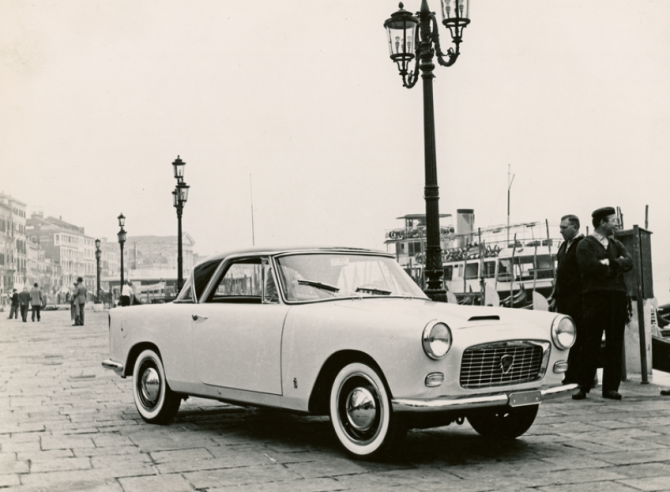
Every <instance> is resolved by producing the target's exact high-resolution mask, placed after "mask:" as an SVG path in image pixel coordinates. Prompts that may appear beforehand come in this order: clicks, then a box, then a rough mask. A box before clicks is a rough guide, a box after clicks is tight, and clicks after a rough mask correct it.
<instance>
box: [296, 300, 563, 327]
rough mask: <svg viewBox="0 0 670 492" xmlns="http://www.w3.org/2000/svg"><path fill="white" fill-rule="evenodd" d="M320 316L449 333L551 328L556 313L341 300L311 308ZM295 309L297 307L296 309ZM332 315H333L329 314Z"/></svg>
mask: <svg viewBox="0 0 670 492" xmlns="http://www.w3.org/2000/svg"><path fill="white" fill-rule="evenodd" d="M310 306H313V307H314V308H317V306H318V309H319V311H320V313H321V314H322V315H323V314H326V313H327V312H328V311H330V310H333V311H339V310H340V309H353V310H357V311H359V312H361V314H362V313H363V312H365V313H367V314H374V313H381V314H382V315H383V316H384V317H385V318H392V319H401V318H402V319H407V318H412V319H414V320H417V319H423V320H424V321H425V323H428V322H429V321H431V320H438V321H443V322H445V323H447V324H448V325H449V327H450V328H452V329H467V328H472V327H476V326H481V325H483V324H486V325H491V324H498V323H500V324H501V325H502V324H506V325H508V324H534V325H537V324H544V323H546V324H551V322H552V321H553V320H554V318H555V317H556V316H557V313H551V312H547V311H532V310H526V309H512V308H502V307H491V306H462V305H459V304H450V303H446V302H435V301H431V300H424V299H416V298H411V299H409V298H408V299H402V298H390V299H389V298H382V297H370V298H363V299H343V300H338V301H328V302H323V303H316V304H311V305H310ZM296 307H297V306H296ZM333 314H334V313H333Z"/></svg>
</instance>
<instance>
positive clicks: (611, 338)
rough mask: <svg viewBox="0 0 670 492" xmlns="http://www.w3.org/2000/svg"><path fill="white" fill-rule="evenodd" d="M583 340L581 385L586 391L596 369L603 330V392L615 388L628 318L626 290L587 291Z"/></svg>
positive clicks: (618, 382) (617, 384)
mask: <svg viewBox="0 0 670 492" xmlns="http://www.w3.org/2000/svg"><path fill="white" fill-rule="evenodd" d="M582 300H583V316H584V322H583V323H582V324H583V326H584V332H585V333H586V337H585V338H586V339H585V340H584V346H583V348H582V353H581V357H580V359H581V366H582V367H581V378H580V381H579V384H580V386H581V387H582V389H583V390H584V391H586V392H588V391H589V390H590V389H591V387H592V386H593V378H595V376H596V371H597V370H598V353H599V351H600V344H601V340H602V336H603V332H605V353H604V357H603V393H605V392H606V391H618V389H619V384H620V383H621V365H622V361H623V338H624V331H625V329H626V322H627V321H628V299H627V297H626V293H625V292H589V293H585V294H584V296H583V298H582Z"/></svg>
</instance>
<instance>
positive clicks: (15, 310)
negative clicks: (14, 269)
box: [8, 289, 19, 319]
mask: <svg viewBox="0 0 670 492" xmlns="http://www.w3.org/2000/svg"><path fill="white" fill-rule="evenodd" d="M9 299H10V300H11V303H12V305H11V306H10V308H9V318H8V319H12V316H14V319H18V318H19V294H18V293H17V292H16V289H14V290H13V291H12V295H11V296H10V297H9Z"/></svg>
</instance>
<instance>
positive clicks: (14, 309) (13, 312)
mask: <svg viewBox="0 0 670 492" xmlns="http://www.w3.org/2000/svg"><path fill="white" fill-rule="evenodd" d="M12 316H13V317H14V319H18V318H19V306H12V307H10V308H9V319H12Z"/></svg>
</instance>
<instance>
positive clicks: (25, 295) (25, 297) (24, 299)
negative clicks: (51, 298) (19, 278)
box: [19, 286, 30, 323]
mask: <svg viewBox="0 0 670 492" xmlns="http://www.w3.org/2000/svg"><path fill="white" fill-rule="evenodd" d="M29 305H30V292H28V287H25V286H24V287H23V290H22V291H21V293H20V294H19V308H20V309H21V319H22V320H23V322H24V323H26V322H28V306H29Z"/></svg>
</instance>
